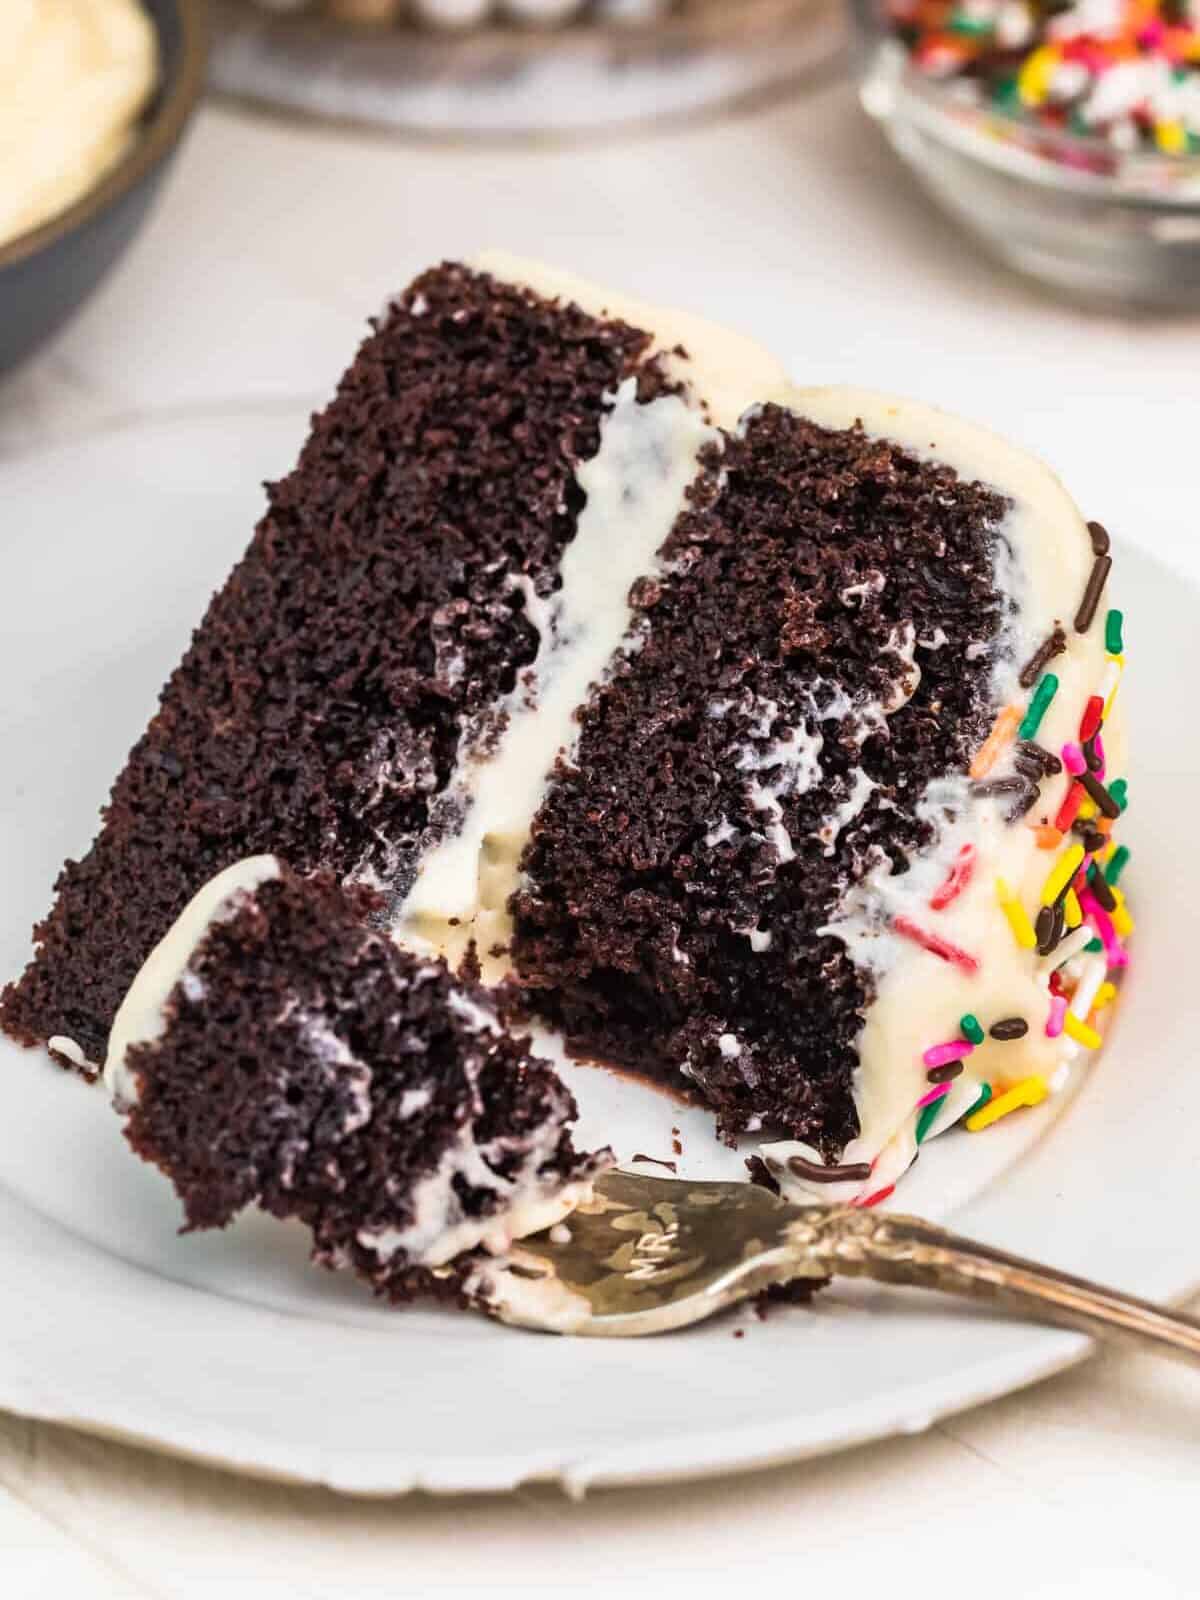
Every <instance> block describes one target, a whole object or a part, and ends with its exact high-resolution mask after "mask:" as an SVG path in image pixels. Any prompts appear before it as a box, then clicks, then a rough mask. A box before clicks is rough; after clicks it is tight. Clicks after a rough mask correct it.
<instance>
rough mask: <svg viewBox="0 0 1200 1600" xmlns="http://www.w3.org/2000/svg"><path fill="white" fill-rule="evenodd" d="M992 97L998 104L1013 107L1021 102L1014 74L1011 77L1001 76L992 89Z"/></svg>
mask: <svg viewBox="0 0 1200 1600" xmlns="http://www.w3.org/2000/svg"><path fill="white" fill-rule="evenodd" d="M992 99H993V101H994V102H995V103H996V105H998V106H1006V107H1015V106H1019V105H1020V103H1021V91H1020V89H1018V87H1017V79H1016V74H1015V73H1014V74H1013V75H1012V76H1011V77H1007V78H1001V79H1000V81H999V82H998V83H997V84H996V87H995V88H994V89H993V90H992Z"/></svg>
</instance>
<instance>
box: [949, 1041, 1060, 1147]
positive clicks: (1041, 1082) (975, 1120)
mask: <svg viewBox="0 0 1200 1600" xmlns="http://www.w3.org/2000/svg"><path fill="white" fill-rule="evenodd" d="M1089 1032H1090V1030H1089ZM1049 1093H1050V1090H1049V1088H1048V1087H1047V1084H1046V1080H1045V1078H1043V1077H1040V1076H1039V1075H1037V1074H1036V1073H1035V1074H1034V1076H1033V1077H1032V1078H1022V1079H1021V1081H1020V1083H1014V1084H1013V1086H1012V1088H1011V1089H1008V1090H1006V1091H1005V1093H1004V1094H1001V1095H993V1096H992V1098H991V1099H990V1100H989V1101H988V1103H987V1105H985V1106H980V1108H979V1110H978V1111H976V1112H974V1113H973V1115H971V1116H969V1117H968V1118H967V1131H968V1132H969V1133H982V1132H983V1130H984V1128H990V1127H991V1125H992V1123H993V1122H999V1120H1000V1118H1001V1117H1006V1116H1007V1115H1008V1114H1009V1112H1010V1111H1019V1110H1020V1109H1021V1107H1022V1106H1036V1105H1040V1103H1041V1102H1042V1101H1043V1100H1044V1099H1045V1098H1046V1096H1047V1095H1048V1094H1049Z"/></svg>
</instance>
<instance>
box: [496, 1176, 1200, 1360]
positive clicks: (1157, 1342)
mask: <svg viewBox="0 0 1200 1600" xmlns="http://www.w3.org/2000/svg"><path fill="white" fill-rule="evenodd" d="M835 1277H853V1278H874V1279H876V1280H877V1281H879V1282H882V1283H898V1284H905V1285H910V1286H915V1287H918V1288H923V1289H940V1290H941V1291H942V1292H943V1293H944V1294H957V1295H969V1296H971V1297H972V1298H974V1299H979V1300H985V1301H988V1302H989V1303H991V1304H993V1305H996V1306H998V1307H1001V1308H1002V1309H1004V1310H1007V1311H1013V1312H1016V1313H1018V1314H1020V1315H1022V1316H1026V1317H1031V1318H1033V1319H1035V1320H1037V1321H1040V1322H1051V1323H1056V1324H1059V1325H1062V1326H1065V1327H1069V1328H1077V1329H1081V1330H1082V1331H1083V1332H1085V1333H1090V1334H1103V1335H1108V1336H1116V1337H1118V1338H1121V1337H1123V1338H1125V1339H1126V1340H1130V1341H1132V1342H1135V1343H1138V1344H1141V1345H1144V1346H1149V1347H1150V1348H1152V1349H1155V1350H1157V1351H1159V1352H1160V1353H1161V1354H1167V1355H1175V1356H1182V1357H1185V1358H1187V1357H1190V1358H1191V1359H1192V1360H1193V1361H1200V1319H1197V1318H1195V1317H1189V1316H1185V1315H1183V1314H1182V1313H1180V1312H1177V1311H1168V1310H1166V1309H1165V1308H1163V1307H1161V1306H1156V1305H1153V1304H1151V1303H1150V1302H1149V1301H1146V1300H1137V1299H1135V1298H1134V1297H1133V1296H1132V1295H1127V1294H1121V1293H1120V1292H1119V1291H1118V1290H1116V1289H1106V1288H1102V1287H1101V1286H1100V1285H1099V1284H1095V1283H1089V1282H1087V1281H1086V1280H1085V1279H1083V1278H1075V1277H1072V1276H1070V1274H1068V1273H1065V1272H1059V1271H1057V1270H1056V1269H1055V1268H1053V1267H1046V1266H1041V1265H1039V1264H1038V1263H1037V1262H1034V1261H1025V1260H1022V1259H1021V1257H1020V1256H1013V1255H1008V1254H1006V1253H1005V1252H1004V1251H1002V1250H993V1249H991V1248H990V1247H989V1246H987V1245H981V1244H974V1243H972V1242H971V1241H970V1240H968V1239H961V1238H958V1237H957V1236H956V1235H955V1234H952V1233H948V1232H947V1231H946V1230H945V1229H943V1228H938V1227H935V1226H934V1225H933V1224H932V1223H930V1222H923V1221H922V1220H921V1219H920V1218H919V1217H905V1216H897V1215H896V1214H895V1213H893V1212H880V1211H863V1210H853V1209H851V1208H850V1207H848V1206H822V1205H814V1206H795V1205H789V1204H787V1203H785V1202H784V1201H782V1200H779V1199H778V1198H776V1196H775V1195H773V1194H771V1193H770V1192H769V1191H767V1190H766V1189H762V1188H759V1187H758V1186H757V1185H755V1184H751V1183H692V1182H688V1181H687V1180H681V1179H674V1178H655V1177H643V1176H642V1174H640V1173H631V1172H619V1171H614V1172H609V1173H606V1174H605V1175H604V1176H603V1177H602V1178H600V1179H599V1181H598V1182H597V1184H596V1191H595V1198H594V1200H593V1201H592V1202H590V1203H589V1204H588V1205H586V1206H585V1207H583V1208H582V1209H580V1210H578V1211H575V1212H574V1213H573V1214H572V1215H571V1217H570V1218H569V1219H568V1221H567V1223H566V1224H565V1225H560V1227H558V1228H555V1229H552V1230H551V1231H550V1233H547V1234H541V1235H539V1236H537V1237H536V1238H532V1239H524V1240H522V1241H521V1244H520V1246H519V1248H516V1249H514V1251H513V1253H512V1255H511V1256H510V1257H509V1258H508V1259H507V1261H506V1263H505V1264H504V1266H503V1267H502V1268H501V1267H498V1266H483V1267H481V1268H480V1269H478V1271H477V1273H476V1275H475V1277H474V1279H473V1280H472V1281H471V1282H470V1283H469V1284H468V1288H469V1290H470V1291H471V1292H473V1293H475V1294H476V1295H477V1296H478V1297H479V1298H480V1299H482V1300H483V1301H484V1302H485V1303H486V1304H487V1305H488V1308H489V1309H490V1310H491V1311H492V1312H493V1314H494V1315H496V1316H499V1317H501V1318H502V1319H503V1320H505V1321H508V1322H513V1323H517V1324H524V1325H529V1326H542V1327H545V1326H548V1325H553V1326H554V1327H555V1328H556V1329H557V1331H559V1332H563V1333H575V1334H586V1335H589V1336H592V1337H598V1336H600V1337H607V1338H626V1339H627V1338H636V1337H638V1336H640V1335H643V1334H648V1333H666V1332H669V1331H670V1330H671V1329H673V1328H684V1327H687V1326H688V1324H689V1323H693V1322H702V1321H703V1320H704V1319H705V1318H707V1317H711V1316H714V1315H715V1314H716V1313H717V1312H719V1311H722V1310H724V1309H725V1308H726V1307H727V1306H731V1305H733V1304H735V1303H736V1302H737V1301H739V1300H744V1299H745V1298H746V1297H747V1296H748V1295H752V1294H756V1293H758V1292H759V1291H760V1290H762V1289H765V1288H767V1287H769V1286H770V1285H772V1284H782V1283H789V1282H792V1281H794V1280H795V1279H809V1280H810V1281H813V1282H820V1281H823V1280H825V1279H828V1278H835Z"/></svg>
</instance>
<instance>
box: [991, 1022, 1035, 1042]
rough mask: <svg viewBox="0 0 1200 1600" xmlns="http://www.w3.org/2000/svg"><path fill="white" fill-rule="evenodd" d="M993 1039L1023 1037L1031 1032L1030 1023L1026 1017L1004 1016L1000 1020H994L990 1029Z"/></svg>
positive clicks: (1006, 1040) (1005, 1039)
mask: <svg viewBox="0 0 1200 1600" xmlns="http://www.w3.org/2000/svg"><path fill="white" fill-rule="evenodd" d="M988 1032H989V1033H990V1034H991V1036H992V1038H993V1039H1000V1040H1003V1041H1004V1042H1005V1043H1007V1042H1008V1040H1010V1039H1023V1038H1024V1037H1025V1035H1026V1034H1027V1033H1028V1032H1029V1024H1028V1023H1027V1022H1026V1021H1025V1018H1024V1017H1002V1018H1001V1019H1000V1021H999V1022H993V1023H992V1025H991V1027H990V1028H989V1029H988Z"/></svg>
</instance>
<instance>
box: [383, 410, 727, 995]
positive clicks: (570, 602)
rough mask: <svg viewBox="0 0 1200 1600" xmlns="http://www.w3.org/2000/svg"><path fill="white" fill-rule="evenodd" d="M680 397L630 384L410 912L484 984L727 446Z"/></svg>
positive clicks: (588, 467) (585, 471) (604, 432)
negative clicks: (527, 663) (620, 662)
mask: <svg viewBox="0 0 1200 1600" xmlns="http://www.w3.org/2000/svg"><path fill="white" fill-rule="evenodd" d="M716 437H717V435H716V433H715V430H713V429H712V428H710V427H709V426H708V425H707V424H706V423H705V422H704V421H703V419H702V418H701V417H700V415H699V413H698V412H697V411H695V410H693V409H692V408H690V407H689V406H687V405H686V404H685V403H684V401H683V400H681V399H680V398H679V397H678V396H677V395H665V396H662V397H661V398H659V399H656V400H652V401H650V402H649V403H648V404H645V405H642V404H639V403H638V400H637V382H636V379H634V378H629V379H627V380H626V381H625V382H624V383H623V384H622V386H621V389H620V391H619V392H618V394H617V395H616V397H615V401H614V404H613V407H612V410H611V411H610V412H609V414H608V416H607V417H606V418H605V420H604V422H603V424H602V426H601V430H600V448H599V450H598V451H597V453H596V455H595V456H593V457H592V459H591V460H590V461H587V462H585V463H584V464H583V465H582V466H581V467H579V469H578V470H577V473H576V479H577V482H578V483H579V486H580V488H581V489H583V491H584V493H585V494H586V495H587V504H586V505H585V506H584V508H583V510H582V512H581V513H580V516H579V524H578V528H577V530H576V534H575V537H574V539H573V540H572V541H571V543H570V544H569V545H568V546H567V548H566V550H565V551H564V553H563V558H562V562H561V565H560V568H559V579H560V586H559V588H558V589H557V590H556V592H555V594H554V595H553V597H552V599H551V600H550V601H549V602H548V603H546V604H545V605H543V606H541V607H540V608H539V609H537V610H535V613H534V615H533V616H532V617H531V621H535V623H536V622H537V621H538V620H539V618H540V624H541V625H540V628H539V631H540V632H541V635H542V637H541V642H540V645H539V648H538V654H537V657H536V659H535V661H534V663H533V666H532V667H531V668H530V669H529V671H528V672H527V673H526V674H525V675H524V677H523V681H521V682H519V683H518V685H517V687H516V688H515V689H514V691H513V693H512V694H511V695H509V696H508V698H507V701H506V704H505V706H504V710H505V712H506V713H507V722H506V725H505V727H504V729H503V732H502V733H501V734H500V737H499V740H498V742H497V743H496V745H495V747H494V748H492V749H489V750H487V751H486V753H484V754H482V755H480V756H479V757H475V756H473V755H472V753H471V752H470V751H468V752H467V753H466V759H465V763H464V768H465V770H464V771H463V772H462V773H461V775H460V777H459V778H458V779H457V780H456V784H455V791H454V792H455V798H456V799H457V800H458V802H459V803H460V805H461V808H462V812H463V818H462V823H461V826H460V827H459V828H458V829H457V830H456V831H454V832H452V833H450V834H448V835H447V836H446V837H445V838H444V839H443V840H442V841H440V842H439V843H438V844H437V845H435V846H434V848H433V849H432V850H430V851H428V852H427V853H426V855H425V856H424V858H423V860H422V862H421V866H420V871H419V873H418V875H417V879H416V881H415V883H414V884H413V886H412V889H411V890H410V892H409V894H408V897H407V899H406V900H405V901H404V904H403V906H402V907H401V910H400V915H399V919H398V924H397V935H398V937H399V938H400V939H401V941H402V942H404V943H409V944H412V945H414V946H417V947H419V946H420V945H422V944H424V945H425V946H427V947H432V948H433V949H436V950H438V951H440V952H442V953H443V954H445V955H446V956H447V957H448V958H449V959H450V961H451V962H452V964H455V963H457V961H458V960H460V959H461V957H462V956H463V955H464V954H465V952H466V950H467V948H468V946H469V945H470V944H471V943H472V941H473V942H474V943H475V945H476V948H477V950H478V953H479V956H480V960H481V964H482V966H483V971H484V975H485V976H486V977H489V978H492V979H495V978H498V977H500V976H501V975H502V974H503V972H504V971H505V970H506V969H507V962H506V957H505V956H503V955H499V956H497V955H494V954H493V952H494V951H496V950H497V949H498V950H500V951H503V949H504V947H505V946H506V945H507V943H508V939H509V935H510V931H511V924H510V921H509V915H508V902H509V899H510V897H511V895H512V894H513V891H514V890H515V889H516V887H517V883H518V874H519V864H520V859H521V854H522V851H523V850H524V848H525V845H526V843H527V841H528V838H529V829H530V824H531V823H532V821H533V818H534V816H535V814H536V812H537V810H538V807H539V806H540V805H541V803H542V799H543V797H544V795H545V792H546V786H547V781H548V778H549V775H550V772H551V769H552V768H553V766H554V763H555V760H556V759H557V757H558V756H559V755H565V756H566V757H567V758H568V759H569V758H570V754H571V751H572V749H573V747H574V742H575V737H576V734H577V732H578V724H577V723H576V721H575V712H576V709H577V707H578V706H579V705H580V704H581V702H582V701H583V700H585V699H586V697H587V692H588V689H589V687H590V686H591V685H592V684H593V683H596V682H598V681H599V680H600V679H601V678H602V677H603V676H604V674H605V672H606V670H607V669H608V666H609V663H610V662H611V660H612V658H613V655H614V653H615V652H616V651H617V649H618V648H619V647H620V645H621V642H622V640H623V639H625V637H626V635H627V634H628V632H629V630H630V625H631V623H632V621H633V616H634V613H633V609H632V607H631V606H630V603H629V591H630V589H631V587H632V585H633V584H634V582H635V581H636V580H637V579H638V578H641V577H644V576H647V575H649V574H651V573H653V572H654V571H655V561H656V556H657V552H658V549H659V547H660V546H661V544H662V543H663V541H664V540H665V539H666V537H667V535H668V534H669V533H670V531H671V528H672V527H673V526H674V523H675V520H676V518H677V517H678V515H679V513H680V511H681V510H682V509H683V505H684V496H685V494H686V492H687V489H688V486H689V485H690V484H691V482H692V480H693V478H694V477H695V476H696V473H697V471H698V470H699V467H698V462H697V455H698V452H699V451H700V449H701V447H702V446H703V445H704V444H706V443H708V442H710V441H712V440H715V439H716Z"/></svg>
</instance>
